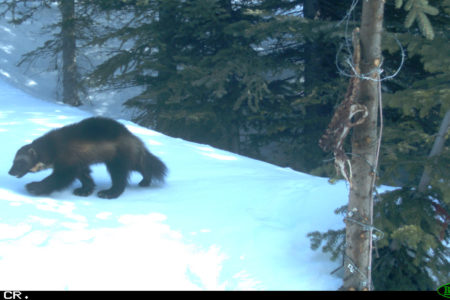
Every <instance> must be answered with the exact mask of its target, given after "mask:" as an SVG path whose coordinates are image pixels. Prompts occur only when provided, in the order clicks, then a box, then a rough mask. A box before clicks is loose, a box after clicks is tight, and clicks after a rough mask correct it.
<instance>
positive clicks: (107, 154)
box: [9, 117, 167, 198]
mask: <svg viewBox="0 0 450 300" xmlns="http://www.w3.org/2000/svg"><path fill="white" fill-rule="evenodd" d="M96 163H105V164H106V167H107V169H108V172H109V174H110V175H111V181H112V186H111V188H110V189H107V190H103V191H100V192H98V196H99V197H101V198H117V197H119V196H120V195H121V194H122V192H123V191H124V189H125V186H126V183H127V179H128V175H129V173H130V172H131V171H138V172H140V173H141V174H142V176H143V179H142V180H141V182H140V183H139V185H140V186H149V185H150V183H151V181H152V178H156V179H158V180H160V181H162V180H164V177H165V175H166V172H167V168H166V166H165V165H164V163H163V162H162V161H161V160H159V159H158V158H157V157H156V156H154V155H153V154H151V153H150V152H149V151H148V150H147V149H146V147H145V145H144V144H143V142H142V141H141V140H140V139H139V138H138V137H136V136H135V135H133V134H132V133H131V132H130V131H129V130H128V129H127V128H126V127H125V126H123V125H122V124H120V123H118V122H116V121H114V120H112V119H108V118H103V117H94V118H88V119H85V120H83V121H81V122H79V123H76V124H72V125H68V126H65V127H62V128H59V129H55V130H52V131H50V132H49V133H47V134H45V135H44V136H42V137H40V138H38V139H36V140H35V141H33V142H32V143H31V144H28V145H25V146H23V147H22V148H20V149H19V150H18V151H17V154H16V156H15V158H14V163H13V166H12V167H11V170H10V171H9V174H10V175H12V176H16V177H18V178H20V177H22V176H24V175H25V174H27V173H28V172H38V171H41V170H44V169H47V168H53V173H52V174H51V175H50V176H48V177H46V178H45V179H44V180H42V181H39V182H31V183H29V184H27V185H26V188H27V190H28V191H29V192H30V193H31V194H34V195H46V194H50V193H51V192H53V191H55V190H61V189H63V188H65V187H67V186H68V185H70V184H71V183H72V182H73V181H74V180H75V179H78V180H80V182H81V187H80V188H77V189H75V190H74V194H75V195H78V196H88V195H90V194H91V193H92V192H93V191H94V187H95V184H94V181H93V179H92V177H91V175H90V173H91V170H90V168H89V166H90V165H92V164H96Z"/></svg>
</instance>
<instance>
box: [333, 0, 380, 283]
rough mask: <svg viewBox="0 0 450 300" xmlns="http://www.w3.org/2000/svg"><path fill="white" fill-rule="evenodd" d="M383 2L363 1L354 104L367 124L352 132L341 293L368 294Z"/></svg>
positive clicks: (374, 0)
mask: <svg viewBox="0 0 450 300" xmlns="http://www.w3.org/2000/svg"><path fill="white" fill-rule="evenodd" d="M384 2H385V0H365V1H363V7H362V17H361V30H360V39H361V64H360V69H361V74H362V75H364V76H367V77H371V79H373V80H369V79H368V78H366V79H365V78H361V80H360V85H359V95H358V97H357V99H356V102H357V104H360V105H364V106H366V108H367V112H368V115H367V118H366V120H365V121H364V122H363V123H362V124H360V125H357V126H355V127H354V128H353V134H352V160H351V167H352V182H351V186H350V199H349V205H348V216H347V218H346V251H345V260H344V264H345V265H344V266H345V278H344V284H343V287H342V289H344V290H371V289H372V278H371V260H372V227H371V225H372V221H373V220H372V217H373V216H372V209H373V198H372V196H373V185H374V181H375V176H376V174H375V173H376V172H375V168H376V164H377V151H378V148H377V142H378V126H377V119H378V102H379V94H378V93H379V91H380V89H379V86H378V85H379V84H380V82H379V81H377V80H378V79H379V73H378V72H377V68H378V67H379V64H380V59H381V49H380V47H381V33H382V25H383V10H384Z"/></svg>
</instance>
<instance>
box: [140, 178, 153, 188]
mask: <svg viewBox="0 0 450 300" xmlns="http://www.w3.org/2000/svg"><path fill="white" fill-rule="evenodd" d="M150 183H151V180H149V179H145V178H144V179H142V180H141V182H139V186H142V187H146V186H150Z"/></svg>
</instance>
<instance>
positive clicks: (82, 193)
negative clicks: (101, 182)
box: [73, 187, 94, 197]
mask: <svg viewBox="0 0 450 300" xmlns="http://www.w3.org/2000/svg"><path fill="white" fill-rule="evenodd" d="M93 191H94V189H93V188H84V187H79V188H77V189H74V190H73V194H74V195H77V196H81V197H87V196H89V195H90V194H92V192H93Z"/></svg>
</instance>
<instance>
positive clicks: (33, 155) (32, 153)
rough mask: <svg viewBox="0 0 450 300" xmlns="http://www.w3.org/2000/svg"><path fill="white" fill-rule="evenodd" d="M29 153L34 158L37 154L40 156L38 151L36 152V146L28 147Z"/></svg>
mask: <svg viewBox="0 0 450 300" xmlns="http://www.w3.org/2000/svg"><path fill="white" fill-rule="evenodd" d="M28 154H29V155H30V156H31V157H33V158H37V156H38V155H37V152H36V150H34V148H30V149H28Z"/></svg>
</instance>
